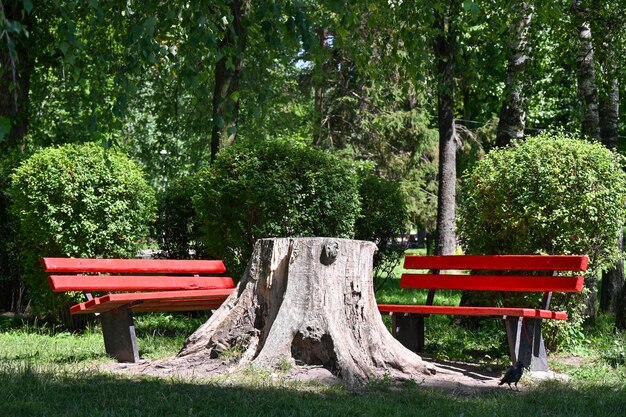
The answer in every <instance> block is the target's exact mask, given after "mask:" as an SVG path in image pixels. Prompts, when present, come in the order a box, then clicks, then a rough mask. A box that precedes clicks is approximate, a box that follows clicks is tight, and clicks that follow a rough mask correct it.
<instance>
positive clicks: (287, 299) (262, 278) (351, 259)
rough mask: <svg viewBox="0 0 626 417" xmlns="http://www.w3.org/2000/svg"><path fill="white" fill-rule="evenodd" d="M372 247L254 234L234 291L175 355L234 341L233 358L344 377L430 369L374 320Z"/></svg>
mask: <svg viewBox="0 0 626 417" xmlns="http://www.w3.org/2000/svg"><path fill="white" fill-rule="evenodd" d="M375 250H376V246H375V245H374V244H373V243H371V242H365V241H356V240H347V239H336V238H278V239H262V240H259V241H258V242H257V243H256V245H255V247H254V252H253V254H252V257H251V259H250V261H249V263H248V267H247V269H246V272H245V273H244V276H243V277H242V279H241V281H240V282H239V284H238V286H237V289H236V291H235V292H233V294H231V296H230V297H229V298H228V299H227V300H226V302H225V303H224V304H223V305H222V306H221V307H220V309H219V310H217V311H216V312H215V313H214V314H213V316H212V317H211V318H210V319H209V320H208V321H207V322H206V323H205V324H203V325H202V326H201V327H200V328H199V329H198V330H197V331H196V332H195V333H194V334H192V335H191V336H190V337H189V338H188V339H187V341H186V342H185V346H184V347H183V349H182V350H181V351H180V353H179V354H178V356H179V357H187V358H193V357H194V356H197V357H198V360H202V358H203V357H205V355H207V354H208V355H210V356H212V357H217V356H219V355H220V353H222V352H224V351H227V350H229V349H238V350H240V352H241V356H240V357H239V358H238V361H237V363H236V365H235V366H242V365H247V364H252V365H254V366H260V367H277V366H280V365H284V363H285V361H289V362H290V363H292V364H295V365H299V364H306V365H322V366H324V367H325V368H327V369H328V370H330V371H331V372H332V373H333V374H335V375H337V376H339V377H340V378H342V379H343V380H345V381H346V382H347V383H348V384H349V385H355V384H359V383H363V382H365V381H367V380H368V379H370V378H372V377H373V378H380V377H382V376H384V375H389V376H391V377H392V378H399V379H412V378H417V377H421V376H423V375H424V374H426V373H429V372H431V371H429V369H428V368H427V364H426V363H425V362H423V361H422V360H421V358H420V357H419V356H417V355H415V354H414V353H413V352H411V351H409V350H408V349H406V348H405V347H404V346H402V345H401V344H400V343H399V342H398V341H397V340H395V339H394V338H393V337H392V336H391V334H390V333H389V332H388V331H387V329H386V328H385V326H384V324H383V322H382V320H381V317H380V313H379V312H378V309H377V305H376V300H375V298H374V291H373V286H372V257H373V255H374V252H375Z"/></svg>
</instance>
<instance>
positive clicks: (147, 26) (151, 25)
mask: <svg viewBox="0 0 626 417" xmlns="http://www.w3.org/2000/svg"><path fill="white" fill-rule="evenodd" d="M156 24H157V18H156V17H154V16H150V17H148V18H147V19H146V20H145V22H143V28H144V31H145V33H147V34H148V35H150V36H153V35H154V29H155V28H156Z"/></svg>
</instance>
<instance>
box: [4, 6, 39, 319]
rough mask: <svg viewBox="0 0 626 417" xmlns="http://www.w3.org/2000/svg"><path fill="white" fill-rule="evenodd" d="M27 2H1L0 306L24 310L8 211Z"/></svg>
mask: <svg viewBox="0 0 626 417" xmlns="http://www.w3.org/2000/svg"><path fill="white" fill-rule="evenodd" d="M32 20H33V16H32V5H31V4H26V2H17V1H5V0H0V235H1V236H2V244H1V245H0V310H9V311H22V310H23V309H24V308H26V299H25V297H24V292H25V288H24V285H23V283H22V282H21V281H20V279H19V268H18V267H17V264H18V262H17V259H18V257H19V252H18V250H17V237H16V230H17V227H16V225H15V223H14V222H13V221H12V219H11V216H10V214H9V206H10V204H11V199H10V195H9V194H8V193H7V192H6V190H7V189H8V187H9V186H10V182H9V173H10V171H11V169H12V168H14V167H15V166H16V165H17V163H18V162H19V160H20V158H21V156H22V154H23V153H24V151H25V146H26V141H25V138H26V134H27V132H28V126H29V119H28V110H29V92H30V80H31V75H32V72H33V62H34V59H33V55H32V52H33V50H34V48H33V47H32V40H31V37H30V36H29V31H30V30H31V25H32Z"/></svg>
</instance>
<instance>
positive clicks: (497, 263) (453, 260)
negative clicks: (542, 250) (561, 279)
mask: <svg viewBox="0 0 626 417" xmlns="http://www.w3.org/2000/svg"><path fill="white" fill-rule="evenodd" d="M588 263H589V259H588V258H587V256H584V255H557V256H552V255H446V256H419V255H407V256H406V257H405V259H404V268H405V269H439V270H442V269H444V270H484V271H504V270H507V271H580V272H583V271H586V270H587V265H588Z"/></svg>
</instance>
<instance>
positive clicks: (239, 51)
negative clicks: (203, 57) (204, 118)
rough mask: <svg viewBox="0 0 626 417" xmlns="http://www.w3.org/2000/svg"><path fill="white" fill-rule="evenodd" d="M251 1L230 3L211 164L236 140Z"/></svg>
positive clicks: (219, 67)
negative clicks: (228, 143)
mask: <svg viewBox="0 0 626 417" xmlns="http://www.w3.org/2000/svg"><path fill="white" fill-rule="evenodd" d="M250 2H251V0H233V1H232V2H231V3H230V15H229V16H228V17H227V20H228V24H227V25H226V27H225V28H224V33H223V37H222V40H221V41H220V44H219V49H218V56H219V57H220V58H219V59H218V61H217V63H216V64H215V85H214V89H213V129H212V131H211V161H214V160H215V156H216V155H217V152H218V151H219V148H220V146H221V144H222V143H224V142H230V141H233V140H234V139H235V136H236V134H237V118H238V116H239V82H240V79H241V71H242V69H243V54H244V52H245V49H246V43H247V36H248V32H247V31H248V28H247V26H248V22H247V18H248V15H249V13H250Z"/></svg>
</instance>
